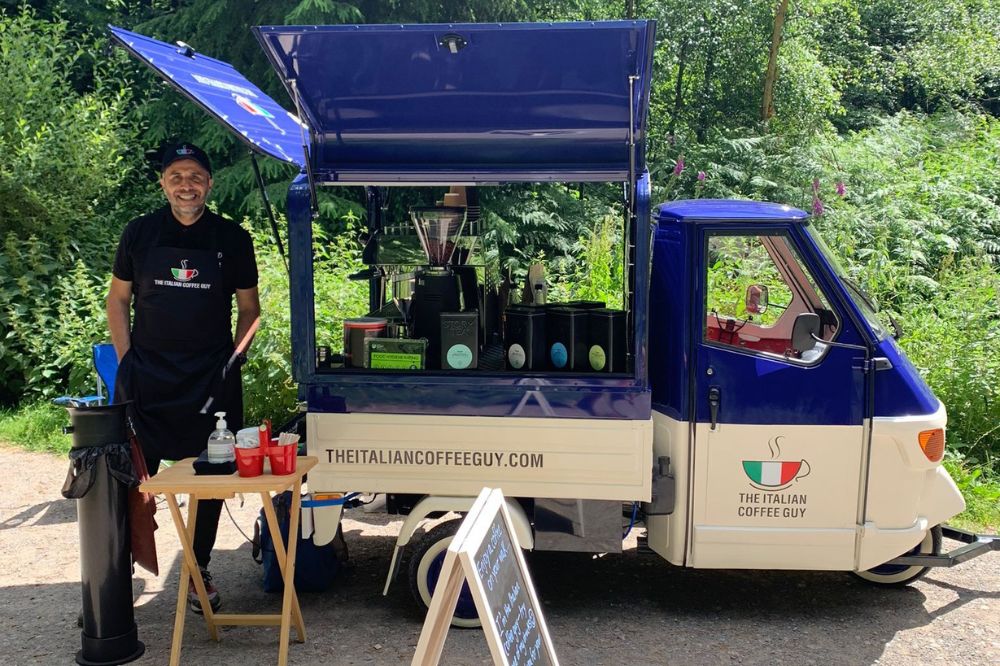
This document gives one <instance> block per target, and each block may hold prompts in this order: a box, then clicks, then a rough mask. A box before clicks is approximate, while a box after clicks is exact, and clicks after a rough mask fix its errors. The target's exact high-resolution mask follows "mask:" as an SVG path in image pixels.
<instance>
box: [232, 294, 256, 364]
mask: <svg viewBox="0 0 1000 666" xmlns="http://www.w3.org/2000/svg"><path fill="white" fill-rule="evenodd" d="M258 317H260V297H259V296H258V294H257V287H251V288H250V289H237V290H236V335H235V336H234V338H235V340H236V344H239V343H240V341H241V340H243V336H244V335H246V334H247V332H248V331H249V330H250V326H251V325H252V324H253V322H254V320H255V319H257V318H258ZM249 348H250V343H249V341H248V342H247V346H246V348H244V350H243V352H244V353H246V351H247V349H249Z"/></svg>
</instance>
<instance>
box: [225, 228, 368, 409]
mask: <svg viewBox="0 0 1000 666" xmlns="http://www.w3.org/2000/svg"><path fill="white" fill-rule="evenodd" d="M346 223H347V224H348V230H349V229H350V228H351V227H350V225H351V224H353V222H351V220H350V219H348V220H347V221H346ZM279 226H280V228H281V229H282V230H284V229H286V228H287V225H286V224H285V223H284V220H281V221H280V224H279ZM282 233H284V231H282ZM282 242H283V243H284V242H285V241H284V240H283V241H282ZM254 246H255V247H256V248H257V266H258V270H259V272H260V282H259V290H260V301H261V325H260V329H259V330H258V332H257V336H256V337H255V338H254V343H253V347H252V349H251V353H250V354H249V355H248V356H249V361H248V363H247V365H246V366H244V368H243V396H244V413H245V415H246V422H247V423H260V422H261V420H262V419H265V418H268V419H271V421H272V422H273V423H274V424H275V425H279V424H280V423H282V422H283V421H285V420H287V419H288V418H290V417H291V416H292V414H293V413H294V411H295V403H296V399H297V384H296V382H295V381H294V380H293V379H292V366H291V308H290V307H289V305H288V273H286V272H285V266H284V263H283V262H282V260H281V257H280V256H279V254H278V250H277V247H276V246H275V244H274V241H273V239H272V236H271V235H270V233H268V232H265V231H254ZM285 247H287V243H285ZM313 248H314V250H313V251H314V272H315V291H316V337H317V344H327V345H331V346H332V347H333V349H334V350H338V349H339V348H340V344H341V339H342V335H343V334H342V330H343V320H344V318H345V317H352V316H357V315H358V314H363V313H365V312H367V310H368V283H367V282H366V281H351V280H348V279H347V276H348V275H350V274H351V273H353V272H355V271H357V270H358V269H360V268H361V248H360V247H359V246H358V245H357V244H356V243H354V241H353V240H352V234H350V233H343V234H338V235H335V236H333V237H332V238H331V237H328V236H327V234H326V233H325V232H324V231H323V229H322V226H321V224H320V223H319V222H317V223H316V224H314V225H313Z"/></svg>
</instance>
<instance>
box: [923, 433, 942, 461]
mask: <svg viewBox="0 0 1000 666" xmlns="http://www.w3.org/2000/svg"><path fill="white" fill-rule="evenodd" d="M917 441H918V442H920V448H921V449H923V451H924V455H925V456H927V459H928V460H930V461H931V462H938V461H939V460H941V458H942V457H944V429H943V428H935V429H934V430H924V431H923V432H921V433H920V434H919V435H917Z"/></svg>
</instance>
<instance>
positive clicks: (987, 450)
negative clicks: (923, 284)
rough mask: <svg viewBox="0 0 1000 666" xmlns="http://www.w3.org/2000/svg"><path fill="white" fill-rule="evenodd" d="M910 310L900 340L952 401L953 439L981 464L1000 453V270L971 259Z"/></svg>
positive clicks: (964, 453) (939, 392) (950, 444)
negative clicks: (999, 352) (920, 304)
mask: <svg viewBox="0 0 1000 666" xmlns="http://www.w3.org/2000/svg"><path fill="white" fill-rule="evenodd" d="M938 284H939V285H940V286H939V288H938V289H937V290H936V291H935V293H934V295H933V297H931V298H930V299H928V300H927V302H926V303H924V304H923V305H922V306H920V307H913V308H911V309H909V310H907V312H906V313H905V314H904V315H902V317H901V322H902V324H903V329H904V331H905V336H904V337H903V338H902V339H901V340H900V344H901V345H902V347H903V348H904V350H905V351H906V354H907V356H908V357H909V358H910V360H911V361H913V363H914V364H915V365H916V366H917V367H918V368H919V369H920V371H921V373H923V375H924V376H925V377H926V378H927V381H928V383H929V384H930V385H931V388H932V389H933V390H934V392H935V394H937V396H938V397H939V398H940V399H941V401H942V402H944V404H945V406H946V407H947V408H948V447H949V449H952V450H954V451H957V452H958V453H960V454H961V455H962V456H963V458H965V460H966V461H967V462H968V463H970V464H973V465H976V464H987V465H989V466H993V465H995V463H996V460H997V458H998V456H1000V354H998V353H997V350H998V349H1000V275H997V273H996V272H995V271H994V270H993V269H992V267H991V266H990V265H989V264H987V263H986V262H984V261H983V260H977V259H968V260H966V261H963V262H961V263H960V264H958V265H956V266H953V267H950V268H948V269H947V270H946V271H945V272H943V273H942V274H941V275H940V276H939V280H938Z"/></svg>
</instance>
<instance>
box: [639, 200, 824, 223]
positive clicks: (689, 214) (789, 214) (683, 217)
mask: <svg viewBox="0 0 1000 666" xmlns="http://www.w3.org/2000/svg"><path fill="white" fill-rule="evenodd" d="M808 217H809V214H808V213H806V212H805V211H803V210H799V209H798V208H793V207H791V206H786V205H784V204H777V203H769V202H762V201H740V200H733V199H682V200H679V201H670V202H668V203H664V204H660V206H659V207H658V208H657V212H656V220H657V222H667V223H669V222H685V221H694V220H718V221H724V220H739V221H741V222H746V221H750V220H760V221H768V222H774V221H778V220H781V221H786V222H787V221H791V222H802V221H805V220H806V219H808Z"/></svg>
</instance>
